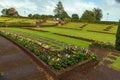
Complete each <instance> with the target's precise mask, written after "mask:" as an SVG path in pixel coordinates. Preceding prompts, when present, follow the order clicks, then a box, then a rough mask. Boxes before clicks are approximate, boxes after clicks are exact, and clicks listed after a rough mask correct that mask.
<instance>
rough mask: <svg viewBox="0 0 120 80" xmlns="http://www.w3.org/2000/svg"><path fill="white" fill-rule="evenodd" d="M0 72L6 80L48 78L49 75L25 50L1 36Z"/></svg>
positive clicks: (44, 79)
mask: <svg viewBox="0 0 120 80" xmlns="http://www.w3.org/2000/svg"><path fill="white" fill-rule="evenodd" d="M0 72H2V73H4V78H5V80H48V79H47V78H48V77H49V75H48V74H47V73H46V72H45V71H44V70H43V69H41V68H40V67H38V66H37V65H36V64H35V63H34V62H33V61H32V60H31V59H30V58H29V57H28V56H26V54H25V52H23V51H22V50H21V49H20V48H18V47H17V46H16V45H14V44H13V43H11V42H10V41H8V40H6V39H5V38H3V37H1V36H0ZM0 80H2V79H0Z"/></svg>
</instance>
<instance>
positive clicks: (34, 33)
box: [0, 28, 90, 48]
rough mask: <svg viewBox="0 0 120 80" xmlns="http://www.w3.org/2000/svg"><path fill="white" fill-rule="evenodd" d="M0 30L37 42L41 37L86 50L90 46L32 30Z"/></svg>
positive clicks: (80, 41)
mask: <svg viewBox="0 0 120 80" xmlns="http://www.w3.org/2000/svg"><path fill="white" fill-rule="evenodd" d="M0 29H1V30H5V31H8V32H12V33H15V34H19V35H23V36H24V37H28V38H31V39H33V40H37V41H41V39H40V37H41V36H42V37H46V38H49V39H53V40H52V42H55V40H57V41H62V42H65V43H68V44H72V45H77V46H81V47H86V48H88V46H89V44H90V43H89V42H86V41H82V40H77V39H72V38H68V37H63V36H58V35H55V34H52V33H49V32H38V31H32V30H26V29H20V28H0ZM47 42H49V41H47ZM53 45H56V46H58V45H57V44H53ZM61 47H63V46H61Z"/></svg>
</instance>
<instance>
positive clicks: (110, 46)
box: [92, 41, 115, 50]
mask: <svg viewBox="0 0 120 80" xmlns="http://www.w3.org/2000/svg"><path fill="white" fill-rule="evenodd" d="M92 45H93V46H96V47H100V48H104V49H110V50H111V49H115V46H114V44H112V43H109V42H107V43H105V42H100V41H95V42H93V43H92Z"/></svg>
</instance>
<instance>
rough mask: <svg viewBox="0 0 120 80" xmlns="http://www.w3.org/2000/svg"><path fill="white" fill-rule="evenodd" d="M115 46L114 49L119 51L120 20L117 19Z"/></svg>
mask: <svg viewBox="0 0 120 80" xmlns="http://www.w3.org/2000/svg"><path fill="white" fill-rule="evenodd" d="M115 48H116V50H118V51H120V20H119V24H118V29H117V34H116V43H115Z"/></svg>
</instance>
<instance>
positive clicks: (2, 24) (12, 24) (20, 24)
mask: <svg viewBox="0 0 120 80" xmlns="http://www.w3.org/2000/svg"><path fill="white" fill-rule="evenodd" d="M35 26H36V25H35V24H32V23H25V22H7V23H6V22H0V27H35Z"/></svg>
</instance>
